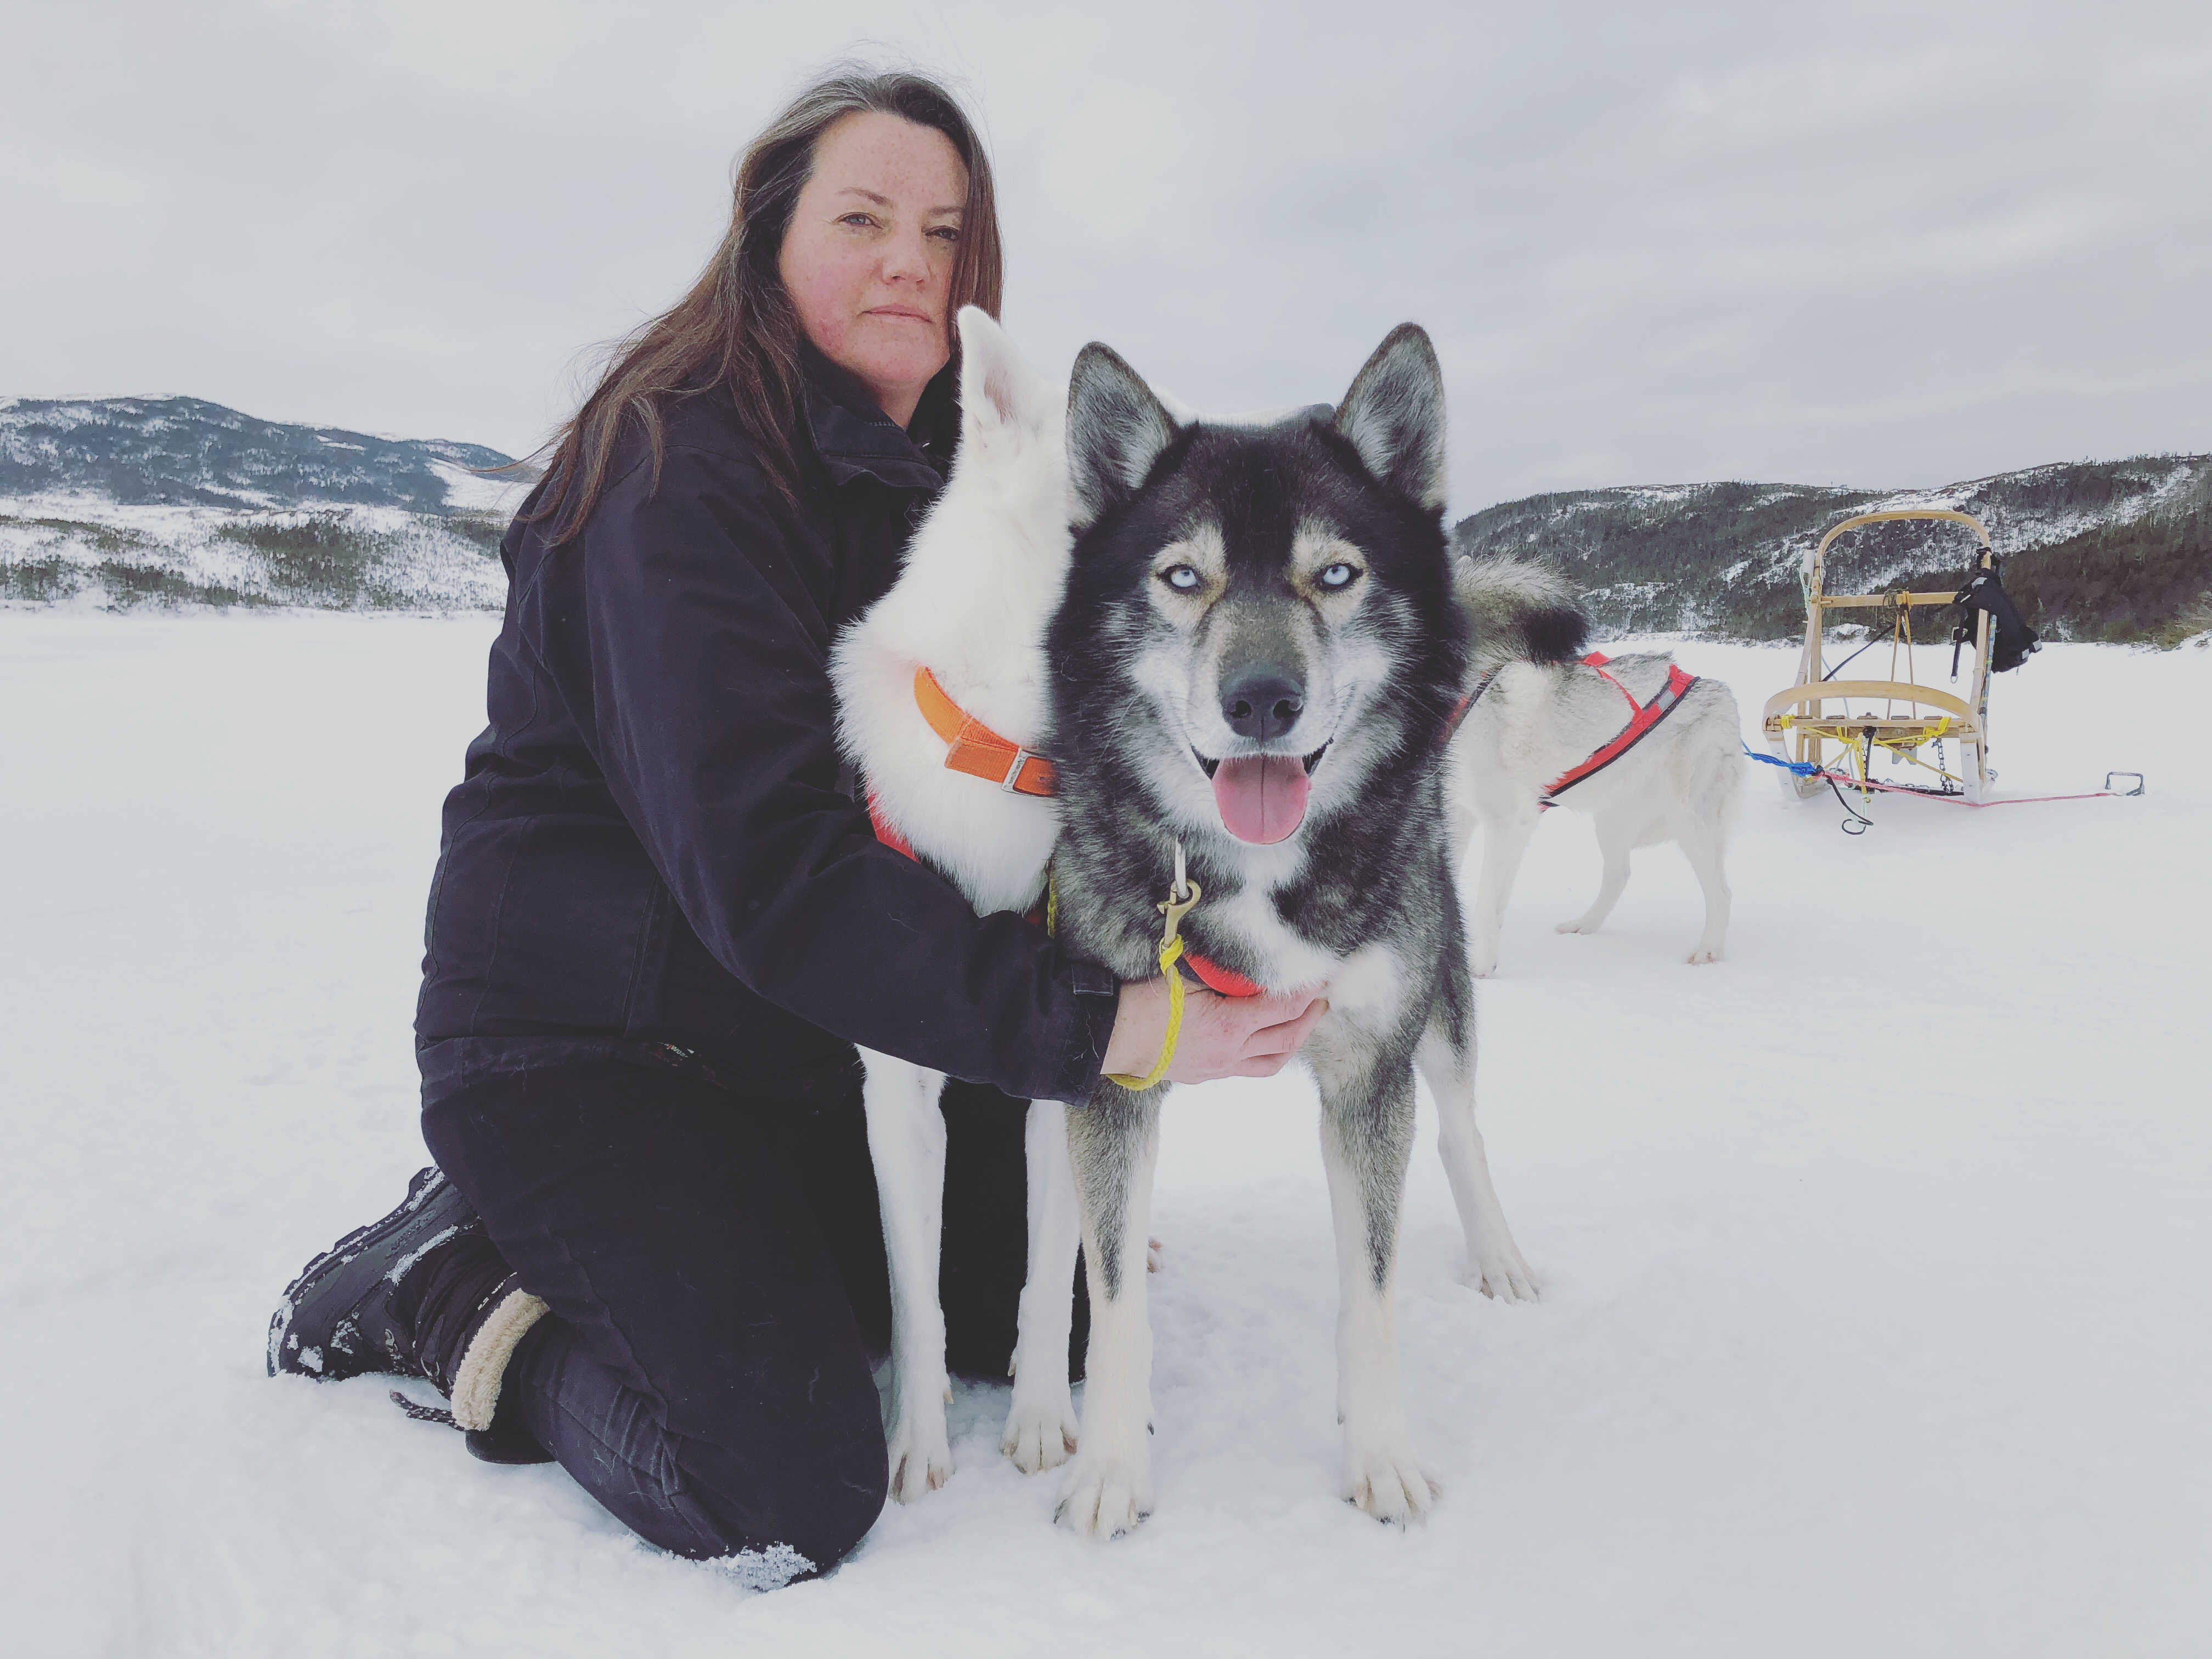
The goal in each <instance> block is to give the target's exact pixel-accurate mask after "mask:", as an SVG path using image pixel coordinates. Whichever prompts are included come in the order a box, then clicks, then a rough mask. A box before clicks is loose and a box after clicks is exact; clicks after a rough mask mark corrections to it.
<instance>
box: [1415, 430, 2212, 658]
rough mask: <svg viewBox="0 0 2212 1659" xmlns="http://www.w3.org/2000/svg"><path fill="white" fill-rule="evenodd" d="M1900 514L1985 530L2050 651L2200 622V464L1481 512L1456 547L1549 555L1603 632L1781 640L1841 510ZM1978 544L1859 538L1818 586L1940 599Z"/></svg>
mask: <svg viewBox="0 0 2212 1659" xmlns="http://www.w3.org/2000/svg"><path fill="white" fill-rule="evenodd" d="M1893 507H1955V508H1958V509H1960V510H1961V511H1964V512H1966V513H1972V514H1973V515H1974V516H1975V517H1977V518H1978V519H1979V520H1981V521H1982V522H1983V523H1984V525H1986V526H1988V527H1989V530H1990V536H1991V538H1992V539H1993V540H1994V541H1995V543H1996V550H1997V552H1998V553H1999V554H2000V555H2001V556H2002V557H2003V560H2004V580H2005V586H2006V587H2007V588H2008V590H2009V591H2010V592H2012V594H2013V596H2014V598H2015V599H2017V600H2018V601H2019V602H2020V605H2021V610H2022V611H2024V612H2025V613H2026V615H2027V618H2028V620H2029V622H2031V623H2033V624H2034V625H2035V626H2036V627H2037V628H2039V629H2042V630H2043V631H2044V632H2045V634H2046V635H2050V636H2051V637H2053V638H2057V639H2078V640H2113V641H2143V640H2154V641H2159V642H2160V643H2172V642H2173V641H2178V640H2179V639H2181V638H2184V637H2186V636H2188V635H2192V634H2196V633H2198V632H2201V631H2203V629H2205V628H2207V627H2212V614H2207V607H2208V605H2212V593H2208V592H2207V590H2209V589H2212V455H2181V456H2143V457H2139V458H2137V459H2134V460H2127V461H2106V462H2088V461H2084V462H2079V463H2066V464H2062V465H2054V466H2039V467H2030V468H2027V469H2026V470H2024V471H2018V472H2003V473H1998V474H1996V476H1994V477H1987V478H1976V479H1973V480H1971V481H1969V482H1967V483H1955V484H1948V485H1946V486H1944V487H1943V488H1942V489H1905V490H1873V489H1832V488H1826V487H1822V486H1817V485H1805V484H1749V483H1705V484H1679V485H1672V486H1668V487H1663V488H1632V489H1588V490H1577V491H1571V492H1567V493H1563V494H1559V495H1532V496H1529V497H1528V499H1526V500H1525V501H1508V502H1505V503H1504V504H1502V505H1500V506H1498V507H1487V508H1485V509H1484V510H1483V511H1482V512H1480V513H1475V514H1474V515H1473V516H1472V517H1469V518H1466V519H1462V520H1460V522H1459V523H1458V524H1457V525H1456V526H1455V527H1454V531H1453V535H1454V538H1455V542H1456V543H1457V544H1458V545H1459V546H1460V547H1461V548H1462V550H1465V551H1468V552H1471V553H1474V554H1476V555H1478V556H1479V555H1481V554H1484V553H1539V554H1542V555H1544V556H1547V557H1550V558H1552V559H1553V560H1555V561H1556V562H1558V563H1559V565H1560V566H1561V567H1562V568H1565V570H1566V571H1567V572H1568V574H1570V575H1571V576H1572V577H1573V578H1574V580H1577V582H1580V583H1582V584H1583V586H1585V587H1587V588H1588V589H1589V590H1590V592H1589V603H1590V606H1591V608H1592V610H1593V611H1594V612H1595V615H1596V616H1597V617H1598V618H1599V620H1600V622H1601V623H1602V624H1603V625H1604V626H1605V627H1606V628H1607V629H1612V630H1614V631H1619V632H1633V631H1638V630H1650V629H1668V630H1674V631H1680V632H1686V633H1710V634H1712V635H1717V636H1720V637H1724V638H1738V639H1782V638H1785V637H1788V636H1790V635H1792V634H1795V633H1797V632H1799V631H1800V630H1802V628H1803V626H1804V617H1805V613H1804V607H1803V604H1802V599H1801V598H1800V594H1799V589H1798V582H1797V573H1798V569H1799V566H1800V564H1801V562H1802V560H1803V557H1804V556H1805V554H1806V553H1807V552H1808V550H1810V549H1811V548H1812V547H1813V546H1814V544H1815V543H1817V542H1818V541H1819V540H1820V537H1821V535H1822V534H1823V533H1824V532H1826V530H1827V529H1828V528H1829V527H1830V526H1832V525H1835V524H1837V523H1838V522H1840V521H1841V520H1843V519H1844V518H1846V517H1848V516H1849V515H1850V514H1852V513H1873V512H1880V511H1884V510H1886V509H1889V508H1893ZM1974 546H1975V544H1974V541H1973V537H1972V532H1970V531H1967V530H1966V529H1965V528H1964V527H1963V526H1953V525H1944V524H1910V523H1906V524H1891V525H1881V526H1869V528H1868V529H1866V530H1863V531H1856V532H1852V534H1851V535H1850V537H1847V538H1844V540H1842V541H1839V542H1838V544H1836V546H1835V548H1834V549H1832V550H1831V553H1830V558H1831V560H1832V566H1831V568H1832V570H1833V571H1834V572H1835V580H1833V581H1832V582H1831V584H1830V586H1831V589H1832V591H1841V590H1840V589H1839V588H1838V584H1839V583H1849V584H1851V585H1852V586H1853V587H1854V588H1855V589H1856V591H1858V592H1883V591H1887V590H1888V589H1890V588H1893V587H1896V586H1900V585H1905V586H1916V587H1922V588H1924V589H1929V590H1934V589H1941V588H1947V587H1951V588H1954V587H1956V586H1959V583H1960V577H1961V574H1962V573H1963V571H1964V569H1965V568H1966V560H1967V557H1968V556H1969V554H1970V553H1971V552H1972V550H1974ZM1924 619H1925V620H1927V621H1929V622H1930V623H1933V622H1934V620H1935V619H1934V618H1933V617H1926V618H1924ZM1948 621H1949V618H1948V617H1944V618H1943V622H1944V624H1945V625H1946V626H1948Z"/></svg>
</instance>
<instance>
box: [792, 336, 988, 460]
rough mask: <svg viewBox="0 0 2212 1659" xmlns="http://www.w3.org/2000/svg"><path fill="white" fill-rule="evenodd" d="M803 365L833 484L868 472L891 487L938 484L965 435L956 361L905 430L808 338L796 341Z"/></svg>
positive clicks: (811, 430) (813, 424) (816, 433)
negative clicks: (961, 418)
mask: <svg viewBox="0 0 2212 1659" xmlns="http://www.w3.org/2000/svg"><path fill="white" fill-rule="evenodd" d="M799 352H800V355H801V357H802V359H803V360H804V362H805V368H806V426H807V432H808V435H810V436H811V438H812V439H813V441H814V450H815V453H817V455H819V456H820V457H821V458H822V462H823V465H824V466H826V467H827V468H828V469H829V478H830V482H831V483H837V484H843V483H849V482H851V481H852V480H853V479H854V478H857V477H861V476H863V475H865V476H866V477H871V478H874V479H875V480H877V481H878V483H885V484H889V485H890V487H891V488H892V489H929V490H935V489H942V488H943V487H944V484H945V474H946V473H947V472H948V471H951V465H952V450H953V447H954V445H955V444H956V443H957V441H958V438H959V435H960V408H959V398H958V395H957V374H958V365H957V363H947V364H946V365H945V367H944V368H942V369H940V370H939V371H938V374H937V377H936V378H935V379H934V380H932V381H930V383H929V385H928V386H927V387H925V388H924V389H923V391H922V394H921V403H920V404H916V405H915V411H914V421H913V423H912V424H911V425H910V426H909V427H907V428H901V427H900V426H899V425H898V423H897V422H895V421H893V420H892V419H891V418H890V416H888V415H886V414H884V411H883V410H881V409H880V408H879V407H878V406H877V404H876V400H875V398H874V397H873V396H872V394H871V393H870V392H869V391H868V389H867V388H866V386H862V385H861V384H860V380H858V379H857V378H856V377H855V376H854V375H853V374H848V372H847V371H845V370H844V369H842V368H838V367H837V365H836V364H835V363H833V362H830V361H829V359H828V358H827V357H825V356H823V355H822V354H821V352H820V351H818V350H817V349H815V347H814V345H813V343H811V341H805V340H802V341H801V342H800V343H799Z"/></svg>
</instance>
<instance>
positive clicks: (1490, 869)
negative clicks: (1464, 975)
mask: <svg viewBox="0 0 2212 1659" xmlns="http://www.w3.org/2000/svg"><path fill="white" fill-rule="evenodd" d="M1535 829H1536V805H1535V803H1534V801H1530V802H1527V803H1525V804H1518V805H1516V806H1514V807H1512V808H1510V809H1508V810H1507V811H1503V812H1491V813H1486V814H1485V815H1484V817H1483V820H1482V878H1481V880H1480V883H1478V884H1477V885H1476V888H1475V894H1474V976H1475V977H1476V978H1477V979H1487V978H1488V977H1489V976H1490V975H1492V974H1494V973H1496V972H1497V971H1498V929H1499V928H1500V927H1503V926H1504V921H1505V901H1506V898H1507V896H1509V895H1510V894H1511V892H1512V891H1513V878H1514V877H1515V876H1516V875H1518V874H1519V873H1520V870H1521V855H1522V854H1523V853H1525V852H1527V851H1528V837H1529V836H1531V835H1533V834H1534V833H1535Z"/></svg>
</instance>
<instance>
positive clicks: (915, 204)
mask: <svg viewBox="0 0 2212 1659" xmlns="http://www.w3.org/2000/svg"><path fill="white" fill-rule="evenodd" d="M967 199H968V169H967V168H966V167H963V166H962V165H961V161H960V153H959V152H958V151H957V150H956V149H953V148H952V143H951V140H950V139H948V138H946V137H945V135H944V134H943V133H941V132H939V131H937V129H936V128H934V127H925V126H918V125H915V123H914V122H912V121H908V120H904V119H902V118H900V117H898V116H896V115H884V114H880V113H878V112H875V111H872V110H871V111H868V112H865V113H862V114H857V115H847V116H842V117H841V118H838V119H837V120H836V121H835V122H833V123H831V124H830V125H829V128H828V129H827V130H826V131H823V134H822V136H821V137H819V138H817V140H816V141H815V143H814V168H813V172H812V173H811V174H810V175H809V176H808V178H807V180H806V184H805V187H804V188H803V189H801V190H800V191H799V203H798V205H797V206H796V207H795V208H793V210H792V216H791V226H790V228H788V229H787V230H786V231H785V232H784V234H783V249H782V252H781V255H780V256H779V258H778V261H777V264H778V269H779V270H780V271H781V274H782V276H783V286H784V289H785V291H786V292H787V293H788V294H789V295H791V302H792V304H793V306H794V307H797V308H798V312H799V325H800V326H801V327H802V328H804V329H805V331H806V337H807V338H808V339H810V340H811V341H812V342H813V343H814V344H815V347H816V349H818V350H819V351H820V352H821V353H822V355H823V356H825V357H827V358H828V359H829V361H830V362H833V363H836V365H837V366H838V367H839V368H842V369H845V370H847V371H848V372H849V373H851V374H854V375H856V376H858V377H859V379H860V382H861V383H862V384H863V385H864V386H866V387H867V388H868V389H869V390H870V391H871V392H874V393H875V395H876V401H877V402H878V404H881V405H882V406H883V410H884V414H886V415H888V416H890V417H891V419H893V420H895V421H896V422H898V423H899V424H900V425H901V426H904V425H905V424H906V423H907V422H908V421H910V420H912V419H913V418H914V408H915V404H916V403H918V402H919V401H920V400H921V392H922V388H923V387H924V386H927V385H928V384H929V382H930V379H931V377H932V376H933V375H934V374H936V373H937V371H938V370H939V369H940V368H944V367H945V363H946V362H948V361H949V360H950V359H951V356H952V346H951V331H950V329H949V328H948V327H947V326H946V318H945V303H946V301H947V299H948V298H949V297H950V294H951V286H952V264H953V259H954V257H955V255H956V254H957V252H958V248H959V242H960V211H961V208H962V205H963V204H964V203H965V202H966V201H967Z"/></svg>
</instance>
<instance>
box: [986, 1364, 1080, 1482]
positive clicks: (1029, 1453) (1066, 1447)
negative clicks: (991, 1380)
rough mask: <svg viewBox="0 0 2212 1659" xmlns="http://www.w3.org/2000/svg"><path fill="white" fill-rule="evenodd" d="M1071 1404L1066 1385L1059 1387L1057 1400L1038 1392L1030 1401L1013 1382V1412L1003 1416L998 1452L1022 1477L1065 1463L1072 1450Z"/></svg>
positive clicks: (1073, 1424)
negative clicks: (1005, 1456) (1006, 1457)
mask: <svg viewBox="0 0 2212 1659" xmlns="http://www.w3.org/2000/svg"><path fill="white" fill-rule="evenodd" d="M1075 1431H1076V1419H1075V1400H1074V1396H1073V1395H1071V1394H1070V1393H1069V1392H1068V1389H1067V1384H1066V1383H1061V1384H1060V1388H1059V1390H1058V1397H1057V1398H1055V1397H1054V1391H1053V1390H1052V1389H1038V1390H1037V1391H1036V1396H1035V1397H1030V1396H1029V1395H1024V1393H1023V1392H1022V1385H1021V1383H1020V1382H1019V1381H1018V1380H1017V1381H1016V1383H1014V1403H1013V1408H1012V1410H1010V1411H1009V1412H1007V1413H1006V1434H1005V1436H1004V1437H1002V1438H1001V1439H1000V1442H999V1449H1000V1450H1001V1451H1003V1452H1004V1453H1006V1455H1007V1456H1009V1457H1011V1458H1012V1459H1013V1460H1014V1467H1015V1468H1018V1469H1019V1470H1020V1471H1021V1472H1022V1473H1023V1474H1037V1473H1038V1472H1039V1471H1041V1470H1043V1469H1056V1468H1059V1467H1060V1465H1061V1464H1062V1463H1065V1462H1067V1459H1068V1455H1069V1454H1070V1453H1071V1452H1073V1450H1074V1449H1075V1443H1076V1442H1075Z"/></svg>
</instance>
